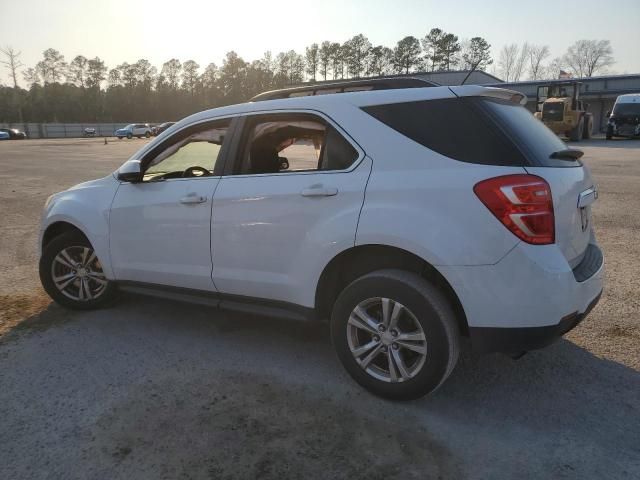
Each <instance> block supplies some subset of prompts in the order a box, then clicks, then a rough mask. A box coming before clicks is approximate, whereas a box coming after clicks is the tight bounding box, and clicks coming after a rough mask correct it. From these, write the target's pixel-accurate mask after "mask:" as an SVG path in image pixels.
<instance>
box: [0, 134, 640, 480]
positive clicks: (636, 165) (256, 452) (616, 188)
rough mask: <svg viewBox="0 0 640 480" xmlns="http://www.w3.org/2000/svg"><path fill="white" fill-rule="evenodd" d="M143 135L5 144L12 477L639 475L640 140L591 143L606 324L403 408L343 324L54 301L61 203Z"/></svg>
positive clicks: (456, 379) (464, 369) (158, 304)
mask: <svg viewBox="0 0 640 480" xmlns="http://www.w3.org/2000/svg"><path fill="white" fill-rule="evenodd" d="M142 143H143V141H140V140H131V141H125V140H123V141H121V142H117V141H115V142H111V143H109V144H108V145H103V144H102V143H101V140H98V139H89V140H42V141H38V140H30V141H26V142H2V143H0V165H1V166H2V169H1V170H0V172H1V173H0V205H1V207H2V213H3V215H0V228H1V229H2V232H3V234H2V236H0V287H1V288H2V291H3V292H4V293H3V295H2V296H0V334H2V333H4V336H3V337H2V338H0V478H3V479H4V478H7V479H9V478H11V479H20V478H29V479H32V478H34V479H38V478H64V479H74V478H79V479H80V478H82V479H86V478H88V479H94V478H95V479H104V478H109V479H116V478H125V479H128V478H143V479H145V478H149V479H158V478H214V479H218V478H365V477H366V478H369V479H372V478H373V479H375V478H394V477H403V478H456V479H457V478H473V479H476V478H477V479H484V478H491V479H494V478H496V479H500V478H509V479H510V478H514V477H519V478H576V479H585V478H594V479H609V478H610V479H624V478H629V479H632V478H639V477H640V441H639V440H640V433H639V432H640V375H639V372H640V320H639V318H640V295H639V293H640V280H639V279H638V272H639V271H640V245H639V243H638V239H639V238H640V234H639V233H640V232H639V230H640V229H639V227H640V198H639V197H638V185H640V142H638V141H625V140H620V141H613V142H605V141H602V140H594V141H590V142H588V143H583V144H580V148H582V149H583V150H584V151H585V152H586V155H585V162H586V163H587V164H588V165H589V166H590V167H591V169H592V171H593V174H594V176H595V178H596V180H597V182H598V184H599V186H600V192H601V196H600V199H599V200H598V202H596V206H595V208H594V217H595V218H594V223H595V225H596V230H597V236H598V240H599V242H600V244H601V246H602V247H603V249H604V252H605V256H606V262H607V288H606V290H605V295H604V296H603V300H602V301H601V302H600V304H599V305H598V307H597V308H596V309H595V310H594V311H593V313H592V314H591V315H590V316H589V318H588V319H587V320H586V321H585V322H584V323H583V324H581V325H580V326H579V327H578V328H577V329H576V330H574V331H573V332H571V333H570V334H569V335H568V336H567V339H566V340H562V341H560V342H558V343H557V344H555V345H553V346H551V347H549V348H547V349H545V350H542V351H537V352H532V353H530V354H528V355H526V356H525V357H523V358H522V359H520V360H518V361H513V360H511V359H509V358H507V357H505V356H502V355H485V356H478V355H475V354H472V353H471V352H469V350H468V349H466V350H465V351H464V354H463V357H462V359H461V362H460V364H459V365H458V367H457V368H456V370H455V371H454V373H453V375H452V377H451V378H450V379H449V381H448V382H447V383H446V384H445V385H444V386H443V387H442V388H441V389H440V390H438V392H437V393H436V394H435V395H433V396H432V397H429V398H426V399H422V400H419V401H416V402H411V403H400V404H398V403H391V402H387V401H383V400H380V399H378V398H375V397H373V396H371V395H369V394H368V393H366V392H364V391H363V390H361V389H360V388H359V387H357V386H355V385H354V384H353V382H352V381H351V380H350V379H349V378H348V377H347V375H346V374H345V373H344V372H343V371H342V368H341V366H340V365H339V364H338V361H337V359H336V358H335V357H334V354H333V352H332V350H331V346H330V342H329V336H328V330H327V327H326V325H324V324H305V323H293V322H289V321H286V320H284V319H274V318H263V317H257V316H248V315H239V314H231V313H225V312H219V311H216V310H211V309H206V308H202V307H197V306H191V305H183V304H178V303H173V302H169V301H164V300H158V299H146V298H139V297H131V296H125V297H123V298H122V299H121V301H120V302H119V303H118V305H117V306H115V307H112V308H110V309H107V310H102V311H95V312H69V311H66V310H63V309H61V308H59V307H57V306H55V305H51V304H49V302H48V300H47V299H46V297H44V296H43V295H42V293H41V291H40V289H39V285H38V281H37V272H36V267H35V265H36V251H35V243H36V238H37V224H38V218H39V212H40V208H41V206H42V204H43V202H44V200H45V199H46V197H47V196H48V195H49V194H51V193H53V192H55V191H59V190H61V189H63V188H66V187H68V186H70V185H72V184H75V183H78V182H80V181H83V180H88V179H91V178H96V177H99V176H101V175H103V174H106V173H108V172H110V171H112V170H114V169H115V168H116V167H117V166H118V165H119V164H120V163H122V161H124V160H125V159H126V158H127V157H128V156H129V155H130V154H131V153H133V152H134V151H135V150H136V149H137V148H139V147H140V146H141V145H142ZM27 317H28V318H27Z"/></svg>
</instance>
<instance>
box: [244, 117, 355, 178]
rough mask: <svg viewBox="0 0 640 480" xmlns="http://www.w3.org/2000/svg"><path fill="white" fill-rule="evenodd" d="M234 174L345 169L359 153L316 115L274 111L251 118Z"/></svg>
mask: <svg viewBox="0 0 640 480" xmlns="http://www.w3.org/2000/svg"><path fill="white" fill-rule="evenodd" d="M243 146H244V148H243V149H242V152H241V161H240V165H239V168H238V169H237V171H236V172H235V173H237V174H265V173H289V172H290V173H293V172H305V171H317V170H323V171H325V170H344V169H346V168H349V167H350V166H351V165H352V164H353V162H355V161H356V159H357V158H358V152H357V151H356V150H355V148H353V146H352V145H351V144H350V143H349V142H347V140H345V138H344V137H343V136H342V135H341V134H340V133H339V132H338V131H337V130H336V129H335V128H334V127H333V126H331V125H330V124H328V123H327V122H326V121H324V120H323V119H321V118H319V117H316V116H315V115H307V114H276V115H262V116H256V117H253V118H250V119H249V121H248V122H247V127H246V129H245V135H244V142H243Z"/></svg>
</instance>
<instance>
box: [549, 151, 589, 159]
mask: <svg viewBox="0 0 640 480" xmlns="http://www.w3.org/2000/svg"><path fill="white" fill-rule="evenodd" d="M583 155H584V152H583V151H582V150H573V149H570V148H568V149H566V150H558V151H557V152H553V153H552V154H551V155H549V158H556V159H558V160H570V161H571V160H578V159H579V158H580V157H582V156H583Z"/></svg>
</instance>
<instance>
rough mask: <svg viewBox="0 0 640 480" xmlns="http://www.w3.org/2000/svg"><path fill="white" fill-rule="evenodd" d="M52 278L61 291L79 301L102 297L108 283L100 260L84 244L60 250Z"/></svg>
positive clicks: (52, 266)
mask: <svg viewBox="0 0 640 480" xmlns="http://www.w3.org/2000/svg"><path fill="white" fill-rule="evenodd" d="M51 279H52V280H53V284H54V285H55V286H56V288H57V289H58V291H59V292H60V293H62V294H63V295H64V296H65V297H68V298H70V299H71V300H75V301H77V302H88V301H90V300H95V299H97V298H99V297H101V296H102V295H103V294H104V292H105V290H106V287H107V284H108V280H107V278H106V277H105V275H104V272H103V270H102V265H101V264H100V260H98V257H96V254H95V252H94V251H93V249H92V248H90V247H86V246H84V245H77V246H71V247H66V248H64V249H62V250H60V252H58V254H57V255H56V256H55V257H54V259H53V262H52V264H51Z"/></svg>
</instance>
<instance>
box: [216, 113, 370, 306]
mask: <svg viewBox="0 0 640 480" xmlns="http://www.w3.org/2000/svg"><path fill="white" fill-rule="evenodd" d="M235 138H236V137H234V141H235ZM238 138H240V140H239V142H238V145H237V148H236V149H235V152H234V153H232V155H235V159H234V162H233V165H232V166H231V169H230V171H229V172H228V174H227V175H225V176H223V177H222V179H221V180H220V183H219V184H218V187H217V189H216V193H215V196H214V201H213V218H212V236H211V238H212V257H213V280H214V283H215V285H216V287H217V289H218V290H219V291H220V293H223V294H232V295H242V296H248V297H258V298H268V299H271V300H280V301H286V302H290V303H296V304H300V305H305V306H312V305H313V301H314V298H313V294H314V293H315V284H312V280H317V276H319V273H320V272H319V271H318V270H319V269H320V270H321V268H322V267H323V266H324V265H326V262H328V260H329V259H330V258H333V256H334V255H336V254H337V253H338V252H340V251H342V250H344V249H346V248H348V247H350V246H353V244H354V241H355V233H356V226H357V222H358V215H359V213H360V209H361V207H362V203H363V200H364V191H365V186H366V182H367V179H368V176H369V173H370V170H371V161H370V160H369V159H368V158H365V157H364V153H363V152H362V151H361V150H360V148H359V147H358V146H357V145H355V144H354V143H353V142H352V141H351V140H347V139H346V136H345V135H344V133H342V132H340V131H339V129H338V128H337V127H336V126H335V125H333V124H332V123H331V122H330V121H328V119H327V118H326V117H323V116H321V115H318V114H315V113H314V114H311V113H300V112H291V113H277V114H272V113H268V114H259V115H252V116H248V117H245V119H244V127H243V133H242V135H241V136H240V137H238ZM316 275H317V276H316ZM310 292H312V293H311V294H310Z"/></svg>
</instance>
